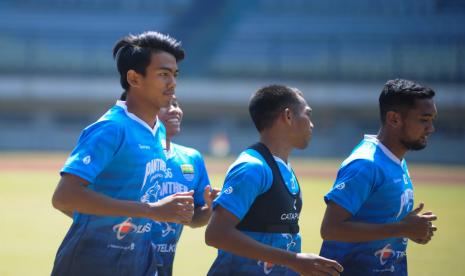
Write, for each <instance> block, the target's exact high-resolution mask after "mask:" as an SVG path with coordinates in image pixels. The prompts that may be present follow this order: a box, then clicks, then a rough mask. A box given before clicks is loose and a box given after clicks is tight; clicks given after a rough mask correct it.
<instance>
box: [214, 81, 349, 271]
mask: <svg viewBox="0 0 465 276" xmlns="http://www.w3.org/2000/svg"><path fill="white" fill-rule="evenodd" d="M249 112H250V115H251V117H252V120H253V122H254V124H255V126H256V128H257V130H258V132H259V134H260V142H259V143H256V144H254V145H253V146H251V147H250V148H249V149H247V150H245V151H244V152H242V153H241V154H240V155H239V157H238V158H237V160H236V161H235V162H234V163H233V164H232V165H231V167H230V168H229V170H228V173H227V175H226V179H225V181H224V185H223V189H222V192H221V194H220V195H219V196H218V198H217V199H216V200H215V201H214V211H213V214H212V217H211V219H210V221H209V223H208V227H207V231H206V233H205V241H206V243H207V244H208V245H210V246H214V247H216V248H218V256H217V258H216V260H215V261H214V263H213V265H212V266H211V268H210V271H209V272H208V275H209V276H214V275H218V276H220V275H221V276H222V275H300V274H304V275H312V274H315V275H320V274H321V275H323V274H329V275H339V272H340V271H342V267H341V266H340V265H339V264H338V263H337V262H335V261H333V260H329V259H326V258H322V257H320V256H317V255H314V254H307V253H301V239H300V234H299V224H298V222H299V216H300V210H301V208H302V197H301V194H300V187H299V184H298V181H297V179H296V177H295V175H294V173H293V171H292V169H291V166H290V164H289V162H288V157H289V155H290V153H291V151H292V150H293V149H295V148H298V149H304V148H306V147H307V146H308V144H309V141H310V138H311V134H312V129H313V124H312V122H311V121H310V113H311V109H310V107H309V106H308V104H307V102H306V101H305V99H304V98H303V95H302V93H301V92H300V91H299V90H297V89H295V88H290V87H287V86H282V85H270V86H266V87H263V88H261V89H259V90H258V91H257V92H256V93H255V94H254V95H253V96H252V98H251V100H250V103H249ZM317 273H320V274H317Z"/></svg>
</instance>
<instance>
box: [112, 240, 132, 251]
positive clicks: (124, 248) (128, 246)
mask: <svg viewBox="0 0 465 276" xmlns="http://www.w3.org/2000/svg"><path fill="white" fill-rule="evenodd" d="M108 248H114V249H121V250H130V251H132V250H134V248H136V245H135V244H134V243H133V242H132V243H131V244H130V245H126V246H123V245H117V244H109V245H108Z"/></svg>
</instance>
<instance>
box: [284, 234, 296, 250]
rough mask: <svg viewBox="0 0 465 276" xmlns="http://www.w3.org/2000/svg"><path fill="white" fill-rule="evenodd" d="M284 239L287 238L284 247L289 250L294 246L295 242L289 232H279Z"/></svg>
mask: <svg viewBox="0 0 465 276" xmlns="http://www.w3.org/2000/svg"><path fill="white" fill-rule="evenodd" d="M281 235H282V236H283V237H284V238H285V239H286V240H287V244H286V249H287V251H291V250H292V248H294V247H295V246H296V244H297V243H296V242H295V241H294V238H293V237H292V235H291V234H287V233H286V234H281Z"/></svg>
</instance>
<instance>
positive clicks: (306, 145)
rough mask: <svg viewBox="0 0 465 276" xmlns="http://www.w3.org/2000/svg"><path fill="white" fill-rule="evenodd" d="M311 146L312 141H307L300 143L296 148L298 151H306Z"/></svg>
mask: <svg viewBox="0 0 465 276" xmlns="http://www.w3.org/2000/svg"><path fill="white" fill-rule="evenodd" d="M309 144H310V139H308V140H305V141H302V142H301V143H299V144H298V145H296V146H295V147H296V148H297V149H306V148H307V147H308V145H309Z"/></svg>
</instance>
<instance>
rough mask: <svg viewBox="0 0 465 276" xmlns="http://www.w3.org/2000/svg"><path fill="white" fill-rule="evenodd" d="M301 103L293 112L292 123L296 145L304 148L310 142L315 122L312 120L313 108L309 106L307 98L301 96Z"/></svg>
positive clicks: (293, 138)
mask: <svg viewBox="0 0 465 276" xmlns="http://www.w3.org/2000/svg"><path fill="white" fill-rule="evenodd" d="M299 98H300V104H299V106H297V108H296V110H294V111H293V112H292V113H293V123H292V133H293V135H292V140H293V145H294V147H296V148H298V149H304V148H306V147H307V146H308V144H309V143H310V140H311V138H312V132H313V123H312V121H311V113H312V109H311V108H310V107H309V106H308V104H307V102H306V101H305V99H304V98H303V97H301V96H299Z"/></svg>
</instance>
